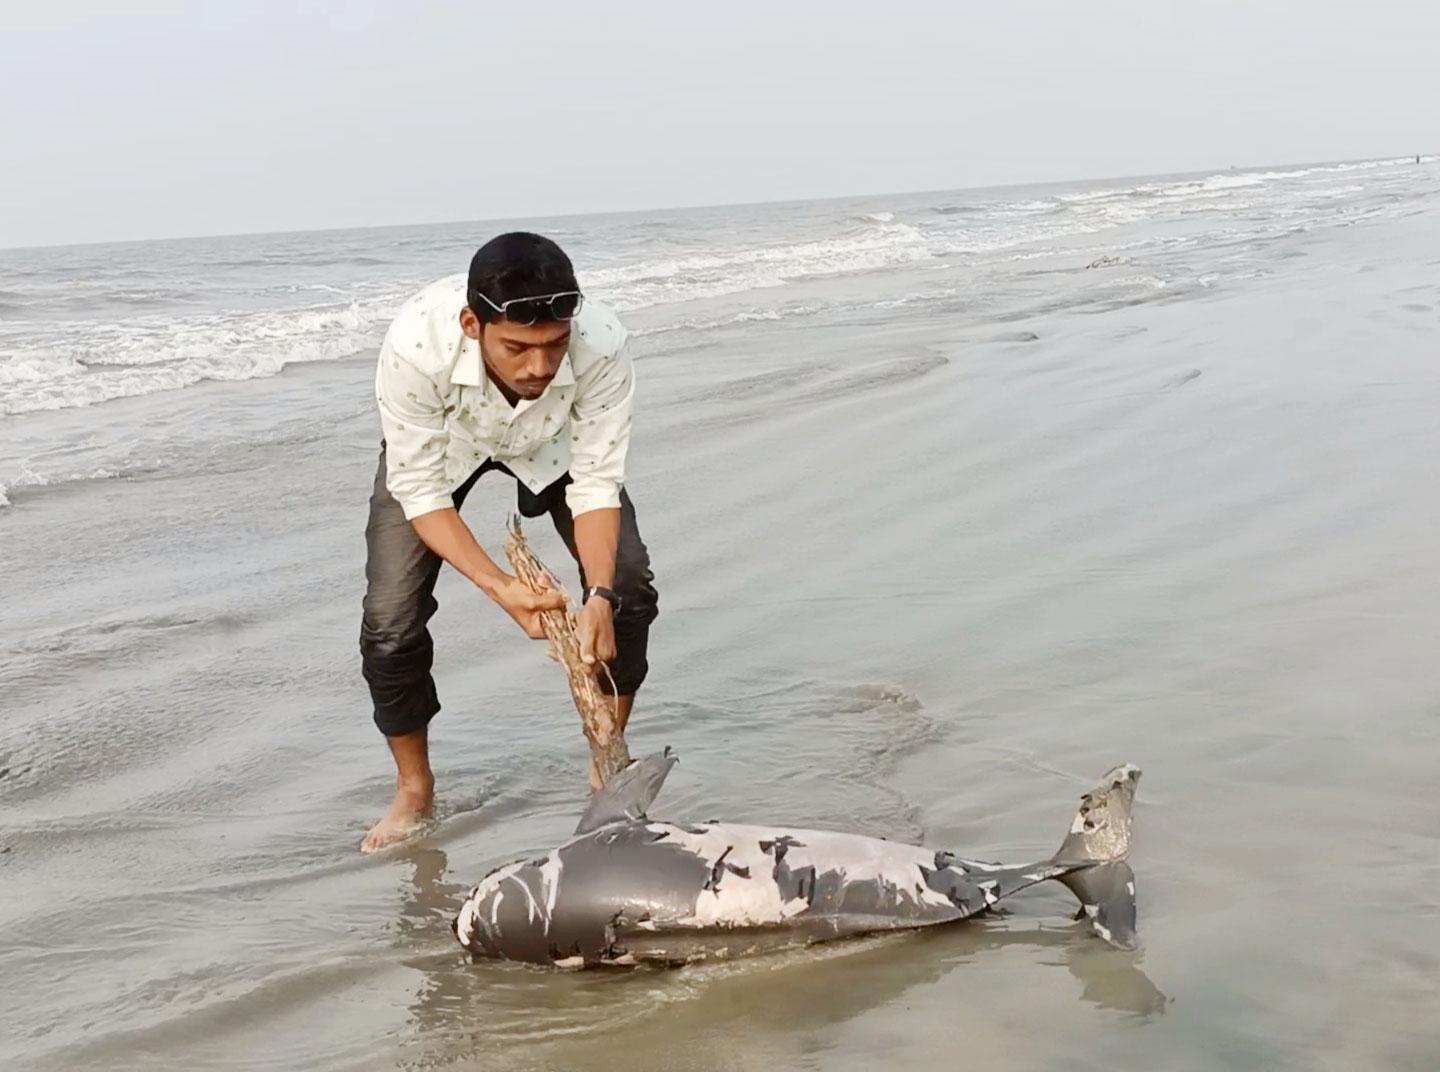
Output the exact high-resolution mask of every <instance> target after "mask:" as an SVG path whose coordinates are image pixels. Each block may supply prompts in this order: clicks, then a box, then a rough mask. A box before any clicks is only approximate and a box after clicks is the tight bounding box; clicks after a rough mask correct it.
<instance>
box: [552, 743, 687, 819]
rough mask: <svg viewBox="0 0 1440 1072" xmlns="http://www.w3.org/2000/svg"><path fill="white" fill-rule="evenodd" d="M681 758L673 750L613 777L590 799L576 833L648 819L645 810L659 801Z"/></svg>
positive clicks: (635, 763) (634, 762)
mask: <svg viewBox="0 0 1440 1072" xmlns="http://www.w3.org/2000/svg"><path fill="white" fill-rule="evenodd" d="M679 762H680V757H679V756H677V755H675V753H674V752H672V751H671V750H670V749H669V748H666V749H665V751H663V752H655V753H652V754H651V755H648V756H646V757H644V758H643V759H635V760H631V761H630V764H629V765H628V766H626V767H623V768H621V769H620V770H619V771H617V772H616V773H615V774H613V775H612V776H611V778H610V780H609V781H608V782H606V783H605V785H604V786H603V787H602V788H601V789H600V790H599V791H598V792H597V793H596V794H595V795H594V796H593V797H591V798H590V806H589V807H587V808H586V809H585V814H584V815H582V816H580V825H578V826H577V827H575V833H577V834H588V833H590V831H592V830H598V829H599V828H600V827H602V826H604V825H605V824H606V823H616V822H622V821H625V820H629V819H643V818H645V809H646V808H648V807H650V805H651V804H652V803H654V801H655V797H656V796H657V795H658V794H659V792H660V787H661V786H662V785H664V784H665V776H666V775H668V774H669V773H670V768H671V767H673V766H675V764H677V763H679Z"/></svg>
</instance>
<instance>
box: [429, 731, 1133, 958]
mask: <svg viewBox="0 0 1440 1072" xmlns="http://www.w3.org/2000/svg"><path fill="white" fill-rule="evenodd" d="M675 762H676V758H675V756H674V755H673V754H671V752H670V750H669V749H668V748H667V749H666V750H665V752H663V753H657V754H656V755H652V756H647V757H646V758H644V759H641V760H636V761H634V762H632V763H631V764H630V765H629V766H628V767H626V768H625V769H624V770H623V771H621V772H620V773H619V774H617V775H616V776H615V777H614V778H612V779H611V781H610V782H609V783H608V784H607V785H606V787H605V789H604V790H602V791H601V792H599V793H597V794H596V795H595V797H594V798H593V799H592V800H591V803H590V806H589V808H587V809H586V811H585V814H584V816H583V817H582V818H581V820H580V825H579V826H578V827H577V828H576V831H575V834H576V836H575V837H574V838H573V839H572V840H570V841H569V842H567V843H566V844H564V845H561V846H560V847H559V848H557V849H555V850H553V851H551V852H550V853H548V854H546V855H545V856H541V857H538V858H536V859H533V860H520V861H517V862H515V863H511V864H506V865H504V866H503V867H499V868H496V869H495V870H494V871H491V872H490V873H489V874H488V875H486V876H485V877H484V878H483V879H482V880H481V881H480V884H479V885H477V886H476V887H475V888H474V889H473V890H472V891H471V892H470V895H469V896H468V897H467V898H466V899H465V903H464V904H463V905H462V906H461V908H460V912H459V914H458V915H457V916H456V918H455V922H454V930H455V936H456V937H457V938H458V939H459V940H460V944H461V945H463V946H464V947H465V948H466V949H468V950H469V951H470V952H471V953H472V954H474V955H475V956H476V957H487V958H503V959H506V960H518V961H526V962H529V963H532V964H553V965H556V966H559V967H568V968H579V967H589V966H598V965H628V964H636V963H641V962H656V963H664V964H678V963H686V962H689V961H694V960H702V959H706V958H711V957H723V956H740V955H744V954H747V953H757V952H763V951H766V950H772V949H777V948H781V947H784V946H790V945H800V944H806V943H810V942H819V941H826V940H829V939H832V938H844V937H848V936H850V935H858V934H870V933H875V932H877V931H894V930H906V929H912V928H916V927H929V926H934V925H935V924H939V923H953V922H955V921H956V920H961V919H966V918H968V917H970V916H974V915H977V914H979V913H981V912H984V911H986V910H987V909H989V908H991V907H993V906H994V905H995V904H996V903H997V902H999V901H1000V900H1001V899H1003V898H1005V897H1008V896H1010V895H1011V894H1012V893H1015V892H1017V891H1018V890H1022V889H1024V888H1025V887H1027V886H1033V885H1035V884H1036V883H1037V882H1045V881H1048V880H1052V879H1053V880H1055V881H1057V882H1060V883H1063V884H1064V885H1065V886H1067V887H1068V888H1069V889H1070V890H1071V891H1072V892H1073V893H1074V894H1075V896H1076V897H1077V898H1079V901H1080V905H1081V914H1083V915H1084V916H1085V917H1088V919H1089V921H1090V926H1091V927H1092V928H1093V929H1094V930H1095V933H1097V934H1098V935H1099V936H1100V937H1101V938H1103V939H1105V940H1106V941H1107V942H1109V943H1111V944H1112V945H1116V946H1119V947H1121V948H1123V949H1132V948H1134V946H1135V876H1134V873H1133V872H1132V871H1131V870H1130V866H1129V864H1127V863H1126V862H1125V858H1126V856H1127V854H1128V853H1129V849H1130V807H1131V802H1132V801H1133V800H1134V797H1135V786H1136V783H1137V782H1138V781H1139V779H1140V771H1139V770H1138V769H1137V768H1135V767H1131V766H1122V767H1116V768H1115V769H1114V770H1112V771H1111V772H1110V773H1109V774H1107V775H1105V777H1104V779H1102V780H1101V782H1100V784H1099V785H1098V786H1097V787H1096V788H1095V789H1093V790H1091V791H1090V792H1089V793H1086V794H1085V796H1083V797H1082V798H1081V800H1080V808H1079V811H1077V812H1076V814H1075V819H1074V822H1073V823H1072V824H1071V826H1070V832H1069V834H1068V835H1067V836H1066V838H1065V840H1064V842H1062V843H1061V845H1060V849H1059V851H1058V852H1056V853H1055V855H1053V856H1051V857H1049V858H1048V859H1045V860H1041V861H1039V862H1037V863H1031V864H1026V865H1024V866H1021V867H1011V866H1008V865H1005V864H997V863H984V862H982V861H979V860H970V859H965V858H963V857H959V856H955V855H953V854H951V853H948V852H934V851H931V850H928V849H923V848H919V847H917V846H913V845H905V844H900V843H896V842H891V841H885V840H883V839H880V838H871V837H864V836H861V835H858V834H842V833H832V832H827V831H821V830H797V829H794V828H791V827H783V826H741V825H738V824H732V823H720V822H706V823H671V822H662V821H658V820H654V819H649V818H647V817H646V815H645V809H646V808H648V807H649V805H650V803H651V802H652V801H653V800H654V798H655V795H656V794H657V793H658V792H659V790H660V786H661V783H663V782H664V780H665V776H666V775H667V774H669V772H670V768H671V767H672V766H674V764H675ZM1077 918H1079V917H1078V916H1077Z"/></svg>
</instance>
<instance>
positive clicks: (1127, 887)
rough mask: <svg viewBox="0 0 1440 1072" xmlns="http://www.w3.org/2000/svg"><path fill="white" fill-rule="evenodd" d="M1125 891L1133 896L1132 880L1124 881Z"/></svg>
mask: <svg viewBox="0 0 1440 1072" xmlns="http://www.w3.org/2000/svg"><path fill="white" fill-rule="evenodd" d="M1125 892H1126V893H1128V894H1129V895H1130V896H1131V897H1134V896H1135V883H1133V882H1127V883H1125Z"/></svg>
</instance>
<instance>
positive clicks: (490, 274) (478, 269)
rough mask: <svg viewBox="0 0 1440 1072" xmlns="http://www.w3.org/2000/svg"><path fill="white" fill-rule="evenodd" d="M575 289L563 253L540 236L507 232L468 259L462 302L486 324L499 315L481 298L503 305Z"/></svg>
mask: <svg viewBox="0 0 1440 1072" xmlns="http://www.w3.org/2000/svg"><path fill="white" fill-rule="evenodd" d="M579 289H580V287H579V285H578V284H577V283H576V282H575V269H574V267H573V266H572V265H571V264H570V258H569V257H567V256H565V251H564V250H563V249H561V248H560V247H559V246H557V245H556V244H555V243H554V242H553V241H551V240H550V239H548V238H546V237H545V236H544V235H538V234H531V233H530V232H529V231H511V232H509V233H508V234H502V235H496V236H495V237H494V238H492V239H490V241H488V242H486V243H485V244H484V245H483V246H481V247H480V248H479V249H478V250H477V251H476V253H475V256H474V257H473V258H471V260H470V278H469V280H468V282H467V284H466V291H465V299H466V302H467V303H468V304H469V306H470V311H471V312H473V313H474V314H475V315H476V316H477V317H479V318H480V320H481V321H482V322H484V323H487V324H488V323H490V322H492V321H495V320H498V319H500V314H499V313H497V312H496V311H495V310H494V309H492V308H490V306H489V305H488V304H487V303H486V302H484V301H482V300H481V298H480V295H481V294H483V295H485V297H487V298H489V299H490V300H491V301H492V302H494V303H495V304H496V305H503V304H504V303H505V302H507V301H510V300H511V299H512V298H531V297H536V296H538V295H542V294H560V293H563V292H565V291H567V290H579Z"/></svg>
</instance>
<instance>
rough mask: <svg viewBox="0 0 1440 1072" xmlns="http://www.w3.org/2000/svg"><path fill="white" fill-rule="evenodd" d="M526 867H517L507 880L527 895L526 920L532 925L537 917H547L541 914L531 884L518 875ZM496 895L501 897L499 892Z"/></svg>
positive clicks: (507, 876)
mask: <svg viewBox="0 0 1440 1072" xmlns="http://www.w3.org/2000/svg"><path fill="white" fill-rule="evenodd" d="M524 866H525V865H524V864H523V863H521V864H518V865H516V867H515V870H514V871H512V872H511V873H510V874H508V875H506V876H505V877H506V879H508V880H510V881H512V882H514V883H515V885H517V886H519V887H520V892H521V893H523V894H524V895H525V913H526V918H527V920H528V921H529V922H530V923H534V922H535V917H536V916H537V915H539V916H541V918H542V919H543V918H545V917H544V916H543V914H542V913H541V909H540V904H539V902H537V901H536V900H535V894H533V893H532V892H531V891H530V884H529V883H528V882H526V881H525V879H524V877H523V876H521V875H520V874H519V873H518V872H519V871H520V869H521V868H522V867H524ZM496 895H497V896H498V895H499V894H498V892H497V894H496Z"/></svg>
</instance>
